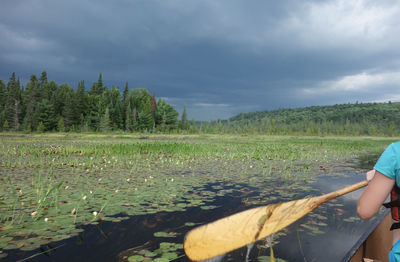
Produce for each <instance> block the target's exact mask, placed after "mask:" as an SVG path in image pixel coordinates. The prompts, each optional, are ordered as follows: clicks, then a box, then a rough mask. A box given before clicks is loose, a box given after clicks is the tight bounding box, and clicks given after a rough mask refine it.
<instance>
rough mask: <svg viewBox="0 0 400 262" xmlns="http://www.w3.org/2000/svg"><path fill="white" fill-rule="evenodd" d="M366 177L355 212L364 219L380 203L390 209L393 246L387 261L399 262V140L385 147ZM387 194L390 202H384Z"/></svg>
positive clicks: (372, 214) (378, 207)
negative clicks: (366, 181) (364, 186)
mask: <svg viewBox="0 0 400 262" xmlns="http://www.w3.org/2000/svg"><path fill="white" fill-rule="evenodd" d="M366 178H367V180H368V181H369V183H368V186H367V188H366V189H365V190H364V192H363V193H362V194H361V196H360V198H359V200H358V203H357V213H358V215H359V216H360V218H361V219H363V220H365V219H369V218H371V217H373V216H374V215H376V214H377V213H378V211H379V209H380V208H381V207H382V205H384V206H386V207H389V208H391V209H392V219H393V221H394V223H393V225H392V227H391V229H390V230H392V231H393V247H392V250H391V251H390V253H389V262H395V261H397V262H400V217H399V209H400V188H399V187H400V142H396V143H392V144H391V145H389V146H388V147H387V148H386V150H385V151H384V152H383V153H382V155H381V156H380V158H379V159H378V161H377V162H376V164H375V166H374V169H373V170H370V171H368V172H367V173H366ZM389 194H390V195H391V202H390V203H387V204H384V202H385V200H386V199H387V197H388V195H389Z"/></svg>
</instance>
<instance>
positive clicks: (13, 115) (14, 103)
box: [5, 73, 21, 130]
mask: <svg viewBox="0 0 400 262" xmlns="http://www.w3.org/2000/svg"><path fill="white" fill-rule="evenodd" d="M5 106H6V108H5V117H6V119H7V121H8V124H9V127H10V128H11V129H13V130H18V129H19V125H20V117H21V91H20V86H19V81H18V80H16V77H15V73H12V75H11V77H10V81H9V82H8V84H7V92H6V102H5Z"/></svg>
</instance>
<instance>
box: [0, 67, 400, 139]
mask: <svg viewBox="0 0 400 262" xmlns="http://www.w3.org/2000/svg"><path fill="white" fill-rule="evenodd" d="M179 118H180V119H179ZM399 130H400V103H399V102H388V103H358V102H357V103H354V104H350V103H348V104H337V105H329V106H310V107H303V108H286V109H277V110H267V111H259V112H249V113H241V114H238V115H236V116H234V117H231V118H230V119H228V120H216V121H196V122H195V121H194V120H191V121H188V119H187V112H186V106H185V107H184V109H183V112H182V114H181V116H180V117H179V113H178V111H177V110H176V109H175V108H174V106H173V105H171V104H168V103H166V102H165V100H164V99H158V101H156V97H155V94H152V95H151V94H150V93H149V92H148V91H147V90H146V89H144V88H135V89H130V88H129V87H128V82H127V83H126V84H125V87H124V89H123V91H122V93H121V91H120V89H119V88H118V87H115V86H112V87H111V89H109V88H107V87H106V86H105V85H104V84H103V80H102V74H101V73H100V74H99V77H98V80H97V82H94V83H93V84H92V85H91V87H90V88H89V89H86V87H85V82H84V81H79V82H78V86H77V87H76V88H73V87H71V86H69V85H67V84H60V85H58V84H57V83H56V82H55V81H54V80H51V81H48V79H47V73H46V71H43V72H42V73H41V76H40V78H39V79H38V78H37V77H36V75H34V74H33V75H31V77H30V80H29V82H27V83H26V84H25V86H21V83H20V80H19V78H18V77H16V75H15V73H12V75H11V77H10V79H9V81H8V82H7V84H6V83H5V82H3V81H2V80H1V79H0V131H22V132H56V131H58V132H110V131H123V132H152V133H194V134H196V133H215V134H266V135H350V136H359V135H370V136H400V131H399Z"/></svg>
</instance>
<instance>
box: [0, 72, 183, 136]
mask: <svg viewBox="0 0 400 262" xmlns="http://www.w3.org/2000/svg"><path fill="white" fill-rule="evenodd" d="M178 116H179V113H178V111H177V110H175V108H174V107H173V106H172V105H171V104H168V103H166V102H165V99H158V101H156V97H155V95H154V94H153V95H150V94H149V92H148V91H147V90H146V89H144V88H137V89H129V87H128V82H126V84H125V88H124V90H123V92H122V94H121V92H120V90H119V89H118V88H117V87H115V86H112V87H111V89H109V88H107V87H106V86H105V85H104V84H103V80H102V74H101V73H100V74H99V78H98V80H97V82H94V83H93V84H92V86H91V87H90V89H89V90H86V87H85V82H84V81H79V83H78V86H77V88H76V89H74V88H72V87H71V86H69V85H68V84H61V85H58V84H57V83H56V82H55V81H54V80H51V81H48V79H47V73H46V71H43V72H42V73H41V75H40V78H37V76H36V75H34V74H33V75H31V77H30V80H29V82H28V83H26V85H25V86H21V82H20V79H19V77H16V75H15V73H12V75H11V77H10V79H9V81H8V83H7V84H5V83H4V82H3V81H2V80H1V79H0V131H27V132H31V131H39V132H44V131H60V132H64V131H104V132H106V131H113V130H123V131H128V132H134V131H149V132H156V131H160V132H170V131H173V130H177V129H188V128H189V124H190V123H189V122H188V121H187V113H186V106H185V107H184V110H183V113H182V118H181V120H180V121H179V120H178Z"/></svg>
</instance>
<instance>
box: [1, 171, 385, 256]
mask: <svg viewBox="0 0 400 262" xmlns="http://www.w3.org/2000/svg"><path fill="white" fill-rule="evenodd" d="M363 179H364V175H363V174H360V173H347V174H340V175H338V176H335V177H332V176H326V177H320V178H319V179H318V180H317V181H315V182H313V183H312V187H313V188H315V189H317V192H313V194H314V195H318V194H324V193H329V192H332V191H335V190H337V189H340V188H343V187H345V186H348V185H350V184H354V183H357V182H360V181H361V180H363ZM361 192H362V189H361V190H358V191H356V192H352V193H349V194H347V195H345V196H342V197H340V198H338V199H336V200H333V201H330V202H328V203H325V204H323V205H321V206H320V207H318V208H317V209H316V210H314V211H313V212H312V213H310V214H308V215H307V216H305V217H303V218H302V219H300V220H299V221H297V222H295V223H294V224H292V225H291V226H289V227H288V228H286V229H284V230H283V231H282V232H279V233H278V234H276V235H275V237H274V246H273V250H274V255H275V257H276V258H280V259H282V260H284V261H299V262H300V261H301V262H304V261H307V262H311V261H326V262H329V261H341V260H342V258H343V257H344V256H345V254H346V253H347V251H348V250H349V249H350V248H351V247H352V246H353V245H354V243H356V242H357V240H358V239H359V238H360V236H361V235H362V234H363V233H364V232H365V231H366V230H367V229H368V228H369V227H370V226H371V225H372V223H373V221H374V220H376V219H378V218H374V219H372V220H370V221H361V220H360V219H359V218H358V217H357V214H356V202H357V199H358V198H359V196H360V194H361ZM305 195H306V193H305V194H304V196H305ZM304 196H303V197H304ZM242 200H243V199H242V198H241V195H234V194H233V195H230V196H223V197H217V198H216V201H215V202H214V203H212V204H213V205H216V206H219V208H217V209H213V210H203V209H201V208H199V207H194V208H189V209H188V210H187V211H186V212H172V213H166V212H164V213H157V214H153V215H145V216H135V217H132V218H130V219H129V220H125V221H122V222H119V223H112V222H102V223H100V224H99V225H97V226H94V225H90V226H86V227H84V229H85V231H84V232H83V233H82V234H81V235H79V236H78V237H75V238H71V239H68V240H65V241H61V242H58V243H54V244H51V245H48V246H44V247H42V250H36V251H33V252H23V251H14V252H9V255H8V257H6V258H5V259H4V261H17V260H19V259H23V258H27V257H29V256H32V255H34V254H38V253H39V252H43V253H42V254H41V255H38V256H35V257H33V258H32V259H30V260H29V261H127V258H128V257H129V256H131V255H132V254H135V255H140V254H153V255H154V256H158V257H160V256H163V254H162V252H163V250H162V248H161V246H162V245H164V247H165V246H166V244H161V243H162V242H164V243H165V242H169V243H182V242H183V239H184V234H185V233H186V232H187V231H188V230H190V229H191V228H193V223H204V222H211V221H214V220H215V219H218V218H221V217H224V216H227V215H230V214H232V213H235V212H238V211H240V210H243V209H244V208H248V207H246V206H244V205H243V201H242ZM188 222H191V224H188ZM185 223H186V225H185ZM161 231H163V232H176V233H177V235H176V236H175V235H174V236H168V237H161V238H157V237H154V233H156V232H161ZM57 247H59V248H57ZM53 248H57V249H55V250H53V251H51V250H52V249H53ZM169 248H170V250H171V246H170V247H169ZM178 249H179V247H177V248H175V250H173V251H172V252H169V253H170V254H171V253H173V252H175V253H176V254H175V257H173V256H171V255H170V256H171V257H170V259H174V261H188V259H187V258H186V257H185V256H184V254H183V251H182V249H181V247H180V249H179V250H178ZM146 252H147V253H146ZM157 252H158V253H157ZM269 255H270V248H269V247H268V243H267V241H259V242H257V243H255V245H254V246H250V247H244V248H241V249H239V250H235V251H233V252H230V253H228V254H225V255H223V256H220V257H218V258H215V259H213V260H210V261H213V262H214V261H266V260H265V259H266V258H268V256H269ZM278 261H280V260H278Z"/></svg>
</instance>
